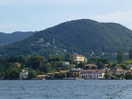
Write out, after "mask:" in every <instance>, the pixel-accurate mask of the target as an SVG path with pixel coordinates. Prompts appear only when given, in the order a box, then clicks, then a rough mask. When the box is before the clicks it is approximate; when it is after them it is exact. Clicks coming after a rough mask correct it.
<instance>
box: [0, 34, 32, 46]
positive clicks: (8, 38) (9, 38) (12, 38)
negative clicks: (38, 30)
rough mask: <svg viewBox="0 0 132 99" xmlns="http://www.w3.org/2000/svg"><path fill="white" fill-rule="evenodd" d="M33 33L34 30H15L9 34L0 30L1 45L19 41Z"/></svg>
mask: <svg viewBox="0 0 132 99" xmlns="http://www.w3.org/2000/svg"><path fill="white" fill-rule="evenodd" d="M33 34H34V32H13V33H9V34H7V33H3V32H0V46H3V45H7V44H11V43H14V42H19V41H21V40H23V39H25V38H27V37H29V36H31V35H33Z"/></svg>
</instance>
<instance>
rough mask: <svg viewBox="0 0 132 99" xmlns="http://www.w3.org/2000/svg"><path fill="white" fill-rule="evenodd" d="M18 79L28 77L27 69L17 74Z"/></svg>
mask: <svg viewBox="0 0 132 99" xmlns="http://www.w3.org/2000/svg"><path fill="white" fill-rule="evenodd" d="M19 78H20V79H27V78H28V70H22V72H20V75H19Z"/></svg>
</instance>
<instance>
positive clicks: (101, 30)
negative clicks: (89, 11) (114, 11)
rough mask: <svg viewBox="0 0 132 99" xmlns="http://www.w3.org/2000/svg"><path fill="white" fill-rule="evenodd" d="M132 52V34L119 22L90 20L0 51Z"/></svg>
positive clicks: (63, 25) (51, 30) (68, 24)
mask: <svg viewBox="0 0 132 99" xmlns="http://www.w3.org/2000/svg"><path fill="white" fill-rule="evenodd" d="M131 49H132V31H131V30H130V29H128V28H126V27H124V26H122V25H120V24H117V23H101V22H97V21H93V20H89V19H80V20H73V21H68V22H64V23H61V24H59V25H56V26H54V27H51V28H48V29H46V30H43V31H39V32H36V33H35V34H34V35H32V36H30V37H29V38H27V39H25V40H23V41H20V42H16V43H14V44H12V45H8V46H5V47H3V48H1V49H0V54H1V55H13V56H14V55H22V54H23V55H31V54H41V55H45V56H48V55H50V54H64V53H66V52H71V53H81V54H83V55H89V54H91V53H93V52H94V53H96V54H98V53H102V52H104V53H114V52H117V51H124V52H127V51H129V50H131Z"/></svg>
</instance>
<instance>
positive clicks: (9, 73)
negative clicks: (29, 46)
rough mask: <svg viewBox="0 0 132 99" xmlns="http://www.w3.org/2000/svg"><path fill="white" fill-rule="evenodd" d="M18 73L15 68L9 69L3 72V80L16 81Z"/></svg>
mask: <svg viewBox="0 0 132 99" xmlns="http://www.w3.org/2000/svg"><path fill="white" fill-rule="evenodd" d="M18 78H19V71H18V69H17V68H16V67H12V66H11V67H10V68H8V69H7V70H6V71H5V79H18Z"/></svg>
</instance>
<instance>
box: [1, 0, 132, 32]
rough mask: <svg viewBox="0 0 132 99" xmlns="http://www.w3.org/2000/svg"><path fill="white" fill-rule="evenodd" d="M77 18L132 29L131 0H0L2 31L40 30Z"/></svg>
mask: <svg viewBox="0 0 132 99" xmlns="http://www.w3.org/2000/svg"><path fill="white" fill-rule="evenodd" d="M77 19H92V20H96V21H98V22H115V23H120V24H122V25H124V26H126V27H128V28H129V29H132V0H0V32H5V33H12V32H15V31H23V32H25V31H40V30H44V29H46V28H49V27H53V26H55V25H58V24H60V23H63V22H66V21H71V20H77Z"/></svg>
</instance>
